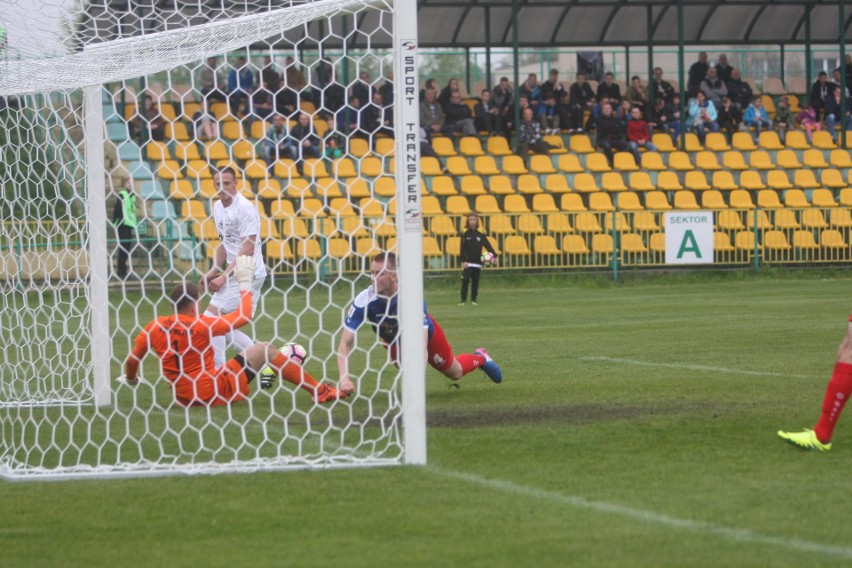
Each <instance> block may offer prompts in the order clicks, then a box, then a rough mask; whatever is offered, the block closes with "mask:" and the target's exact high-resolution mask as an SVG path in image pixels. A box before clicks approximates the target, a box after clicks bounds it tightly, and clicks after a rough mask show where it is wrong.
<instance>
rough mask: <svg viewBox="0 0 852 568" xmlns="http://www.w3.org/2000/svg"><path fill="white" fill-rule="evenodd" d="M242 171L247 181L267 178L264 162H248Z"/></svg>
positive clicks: (267, 173)
mask: <svg viewBox="0 0 852 568" xmlns="http://www.w3.org/2000/svg"><path fill="white" fill-rule="evenodd" d="M244 171H245V176H246V177H247V178H249V179H266V178H268V177H269V171H268V170H267V167H266V161H265V160H260V159H257V160H249V161H248V162H247V163H246V167H245V170H244Z"/></svg>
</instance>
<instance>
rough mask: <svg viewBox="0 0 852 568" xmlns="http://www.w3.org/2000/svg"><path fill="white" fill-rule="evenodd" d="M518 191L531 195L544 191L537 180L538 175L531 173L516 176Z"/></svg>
mask: <svg viewBox="0 0 852 568" xmlns="http://www.w3.org/2000/svg"><path fill="white" fill-rule="evenodd" d="M518 193H523V194H525V195H532V194H535V193H544V190H543V189H542V188H541V184H540V183H539V181H538V176H534V175H532V174H524V175H520V176H518Z"/></svg>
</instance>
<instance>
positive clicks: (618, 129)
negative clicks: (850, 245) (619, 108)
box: [596, 101, 631, 165]
mask: <svg viewBox="0 0 852 568" xmlns="http://www.w3.org/2000/svg"><path fill="white" fill-rule="evenodd" d="M596 143H597V145H598V148H600V149H601V150H603V151H604V154H606V158H607V160H609V164H610V165H612V162H613V157H614V150H618V151H619V152H630V151H631V148H630V144H628V143H627V138H626V137H625V135H624V123H623V122H621V120H619V118H618V117H617V116H615V113H613V112H612V105H611V104H610V103H609V101H607V102H606V103H603V104H602V105H601V116H600V118H599V119H598V124H597V140H596Z"/></svg>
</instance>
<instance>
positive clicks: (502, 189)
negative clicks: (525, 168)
mask: <svg viewBox="0 0 852 568" xmlns="http://www.w3.org/2000/svg"><path fill="white" fill-rule="evenodd" d="M488 192H489V193H493V194H495V195H511V194H513V193H515V187H514V186H513V185H512V180H511V178H510V177H509V176H505V175H503V174H500V175H496V176H490V177H489V178H488Z"/></svg>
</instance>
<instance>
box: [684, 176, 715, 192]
mask: <svg viewBox="0 0 852 568" xmlns="http://www.w3.org/2000/svg"><path fill="white" fill-rule="evenodd" d="M683 187H684V189H688V190H689V191H708V190H710V189H713V188H712V187H710V185H709V184H708V183H707V177H706V176H705V175H704V172H686V176H685V178H684V181H683Z"/></svg>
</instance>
